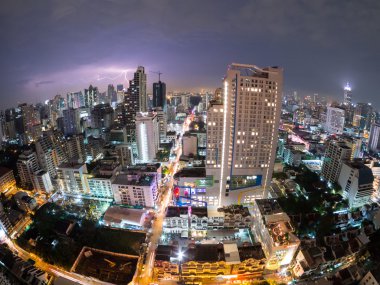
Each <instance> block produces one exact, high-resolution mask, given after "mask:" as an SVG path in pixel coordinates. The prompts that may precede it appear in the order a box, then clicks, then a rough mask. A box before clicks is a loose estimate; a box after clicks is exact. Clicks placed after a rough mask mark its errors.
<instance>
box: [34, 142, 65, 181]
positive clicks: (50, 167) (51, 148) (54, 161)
mask: <svg viewBox="0 0 380 285" xmlns="http://www.w3.org/2000/svg"><path fill="white" fill-rule="evenodd" d="M36 153H37V158H38V164H39V166H40V167H41V168H42V169H43V170H45V171H47V172H49V175H50V177H51V178H55V177H56V176H57V169H56V167H57V166H58V165H59V164H61V163H63V162H66V161H67V156H66V155H65V154H64V152H63V150H62V145H61V142H60V141H59V140H58V139H56V137H55V135H51V136H48V135H44V136H43V137H42V138H40V139H39V140H38V141H37V142H36Z"/></svg>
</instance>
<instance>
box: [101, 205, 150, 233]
mask: <svg viewBox="0 0 380 285" xmlns="http://www.w3.org/2000/svg"><path fill="white" fill-rule="evenodd" d="M146 220H147V213H146V210H141V209H131V208H126V207H120V206H110V207H109V208H108V209H107V211H106V212H105V213H104V216H103V221H102V222H103V224H104V225H106V226H108V227H115V228H129V227H133V228H139V229H141V228H143V227H144V225H145V223H146Z"/></svg>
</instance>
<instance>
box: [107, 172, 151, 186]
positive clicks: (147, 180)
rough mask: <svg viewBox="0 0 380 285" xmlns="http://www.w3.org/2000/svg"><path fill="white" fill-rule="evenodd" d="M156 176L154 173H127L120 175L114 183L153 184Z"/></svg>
mask: <svg viewBox="0 0 380 285" xmlns="http://www.w3.org/2000/svg"><path fill="white" fill-rule="evenodd" d="M154 180H155V177H154V175H149V174H146V175H141V176H139V175H137V176H131V175H126V174H120V175H118V176H117V177H116V178H115V180H114V181H113V183H112V184H120V185H136V186H151V185H152V184H153V183H154Z"/></svg>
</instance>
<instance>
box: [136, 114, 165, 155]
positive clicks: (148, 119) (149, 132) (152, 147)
mask: <svg viewBox="0 0 380 285" xmlns="http://www.w3.org/2000/svg"><path fill="white" fill-rule="evenodd" d="M159 138H160V137H159V126H158V120H157V115H156V114H155V113H138V114H137V115H136V142H137V149H138V154H139V160H140V162H151V161H152V160H153V159H154V158H155V157H156V153H157V151H158V146H159Z"/></svg>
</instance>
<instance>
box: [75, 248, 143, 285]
mask: <svg viewBox="0 0 380 285" xmlns="http://www.w3.org/2000/svg"><path fill="white" fill-rule="evenodd" d="M78 258H79V262H78V265H77V266H76V268H75V269H74V270H73V272H75V273H78V274H82V275H85V276H91V277H94V278H96V279H99V280H101V281H104V282H109V283H113V284H128V283H129V282H130V281H132V278H133V274H134V272H135V269H136V265H137V260H138V257H137V256H136V257H134V256H128V255H124V254H116V253H112V252H107V251H103V250H97V249H93V248H84V249H83V250H82V252H81V255H80V256H79V257H78Z"/></svg>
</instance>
